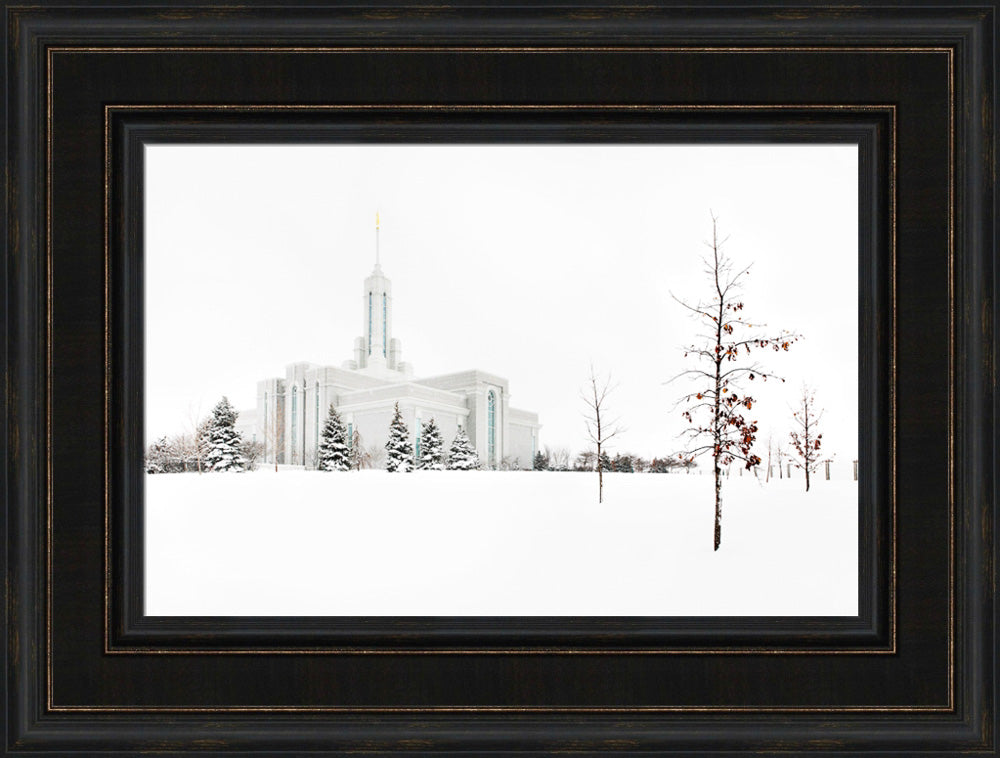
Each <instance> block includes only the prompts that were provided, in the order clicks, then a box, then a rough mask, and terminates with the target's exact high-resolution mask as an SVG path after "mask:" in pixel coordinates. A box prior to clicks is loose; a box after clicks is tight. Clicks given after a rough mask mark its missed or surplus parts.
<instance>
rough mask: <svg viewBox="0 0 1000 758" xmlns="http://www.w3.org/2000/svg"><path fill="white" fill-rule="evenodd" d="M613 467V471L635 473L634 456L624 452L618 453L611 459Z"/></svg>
mask: <svg viewBox="0 0 1000 758" xmlns="http://www.w3.org/2000/svg"><path fill="white" fill-rule="evenodd" d="M611 468H612V470H613V471H622V472H624V473H626V474H631V473H633V468H632V458H631V456H628V455H626V454H624V453H618V455H616V456H615V459H614V460H613V461H611Z"/></svg>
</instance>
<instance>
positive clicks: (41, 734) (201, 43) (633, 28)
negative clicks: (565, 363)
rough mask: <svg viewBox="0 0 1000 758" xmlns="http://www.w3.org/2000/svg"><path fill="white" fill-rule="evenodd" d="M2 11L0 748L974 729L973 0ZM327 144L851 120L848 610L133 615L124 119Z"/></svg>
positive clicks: (991, 317)
mask: <svg viewBox="0 0 1000 758" xmlns="http://www.w3.org/2000/svg"><path fill="white" fill-rule="evenodd" d="M4 9H5V11H6V13H5V20H6V26H5V30H6V35H5V51H6V59H5V60H6V61H7V68H6V77H5V93H6V104H7V110H6V113H7V118H6V121H5V134H6V137H7V139H6V143H5V144H6V146H7V161H6V172H5V173H6V180H7V181H6V187H7V208H6V210H7V212H6V214H5V219H4V220H5V230H6V236H5V242H6V251H7V255H6V258H5V260H6V264H7V265H6V268H5V271H6V294H7V303H8V308H7V309H6V311H5V314H4V319H5V321H4V325H5V333H6V335H7V341H6V347H7V350H6V352H5V369H6V371H5V375H6V376H7V380H8V382H7V392H6V402H5V404H4V411H5V415H6V421H7V424H6V429H7V432H8V433H7V435H5V439H4V445H5V452H6V453H7V456H6V460H7V461H8V465H7V467H6V468H5V471H4V477H5V484H6V490H5V491H6V493H7V496H6V498H5V508H6V541H5V557H6V567H7V581H6V594H7V603H6V606H5V620H6V623H5V626H4V635H5V641H6V643H7V644H6V645H5V651H6V654H5V662H6V673H7V677H6V687H5V704H6V710H5V714H6V719H5V726H4V730H5V735H4V736H5V740H4V743H3V750H4V754H10V755H20V754H30V753H37V752H42V751H48V752H50V753H55V754H60V755H81V756H83V755H95V756H96V755H105V754H111V753H115V754H124V755H131V754H136V755H137V754H140V753H146V752H159V753H164V754H184V753H188V752H192V753H193V752H198V753H202V754H208V755H232V754H239V753H244V752H246V753H249V752H254V753H255V754H259V755H276V756H277V755H298V754H304V753H307V752H308V753H315V754H320V755H327V754H329V755H334V754H342V753H348V752H375V753H386V752H397V751H398V752H408V753H416V754H435V755H436V754H440V753H464V754H476V753H486V752H502V753H524V754H542V753H553V752H567V751H568V752H580V753H617V754H625V755H632V754H635V755H638V754H640V753H650V752H656V753H678V754H679V753H689V752H695V751H698V752H708V753H713V754H723V753H727V754H735V753H743V752H748V753H749V752H754V753H775V754H777V753H804V752H806V751H811V750H817V749H819V750H825V751H827V752H832V753H837V754H851V755H854V754H859V753H867V752H886V751H896V752H906V753H934V754H946V753H956V754H957V753H969V752H971V753H978V754H987V755H995V754H997V742H996V739H997V738H996V734H997V727H998V726H1000V724H998V720H997V710H996V701H997V695H998V694H1000V693H998V691H997V676H996V673H997V671H996V654H997V652H998V647H997V641H996V637H995V626H994V625H995V623H996V606H995V598H996V589H997V584H996V576H995V573H994V566H995V562H996V557H997V546H998V540H997V536H996V533H995V531H994V526H995V518H996V480H995V479H994V473H993V471H994V465H995V462H996V458H995V448H994V443H993V440H994V439H995V433H996V429H995V411H996V407H995V402H996V396H995V394H994V385H995V374H994V370H995V369H994V364H993V361H994V357H993V356H994V346H995V325H996V324H995V318H996V312H995V307H994V302H995V301H994V297H995V290H996V284H997V282H996V269H995V255H996V239H997V237H996V227H995V210H996V206H995V202H996V194H995V190H996V175H995V164H994V160H995V155H996V146H997V145H996V130H995V125H994V108H995V103H996V71H997V59H996V49H995V46H996V39H997V34H996V32H997V6H996V4H995V3H992V2H988V3H982V4H976V5H969V6H961V7H955V8H939V7H936V6H932V5H929V4H923V3H910V4H897V5H893V6H892V7H882V6H878V5H875V4H874V3H872V4H867V3H865V4H862V5H857V4H854V5H847V4H843V5H831V6H824V7H818V6H815V7H805V8H802V7H793V6H785V5H779V4H775V3H769V2H742V3H737V4H735V5H723V4H721V3H705V4H702V5H699V6H697V7H692V6H683V5H680V4H674V3H664V4H662V5H655V6H651V7H634V6H627V5H617V6H616V5H596V4H582V5H578V6H566V5H558V4H553V5H547V6H538V7H534V8H524V7H518V6H513V5H509V6H508V5H501V4H498V5H496V6H494V7H492V8H478V7H463V6H461V5H458V4H454V5H448V4H445V5H443V6H435V7H429V6H420V5H416V4H412V5H407V4H399V5H392V6H389V5H380V4H371V5H368V6H365V7H353V6H334V5H324V4H321V3H313V4H305V5H295V6H293V5H269V4H267V3H264V2H244V3H241V4H238V5H232V6H211V5H201V6H198V5H191V4H185V3H165V4H164V5H163V6H162V7H138V6H131V5H129V4H126V3H121V4H114V3H111V4H101V5H97V4H91V3H88V2H77V3H73V2H70V3H63V4H56V3H54V2H52V3H48V2H43V3H41V4H33V5H30V6H28V5H24V6H19V5H17V4H14V3H5V4H4ZM345 134H346V135H349V136H350V138H351V139H358V140H364V139H379V140H415V139H427V140H432V141H435V140H436V141H456V140H458V141H460V140H467V141H468V140H476V139H493V140H506V141H510V140H533V141H545V140H552V141H572V140H597V141H600V140H627V141H641V140H652V141H662V140H677V139H679V138H683V139H685V140H687V139H690V140H712V139H715V140H734V141H736V140H739V141H753V140H756V141H767V140H776V139H777V140H816V139H818V138H822V139H846V140H851V141H856V142H857V143H858V144H859V146H861V151H860V152H861V171H860V184H859V189H860V192H859V195H860V198H861V203H860V213H861V219H862V224H861V228H862V232H861V237H860V239H859V249H860V251H861V255H860V261H861V263H860V267H859V286H860V287H861V289H860V290H859V295H860V298H859V299H860V302H861V313H860V323H861V333H860V340H859V344H860V345H861V351H860V353H859V358H860V361H859V363H860V367H861V369H860V377H859V378H860V384H861V401H862V402H861V403H860V407H861V414H862V417H861V436H860V437H861V438H860V443H861V444H860V447H859V450H860V458H861V462H862V466H861V470H862V472H863V473H862V479H861V482H860V485H861V486H860V488H859V489H860V492H861V506H862V508H861V513H862V519H861V528H860V532H859V540H860V542H859V544H860V547H861V551H860V553H859V554H860V555H861V559H862V562H861V567H860V568H861V572H860V573H861V584H860V586H859V589H860V592H859V597H860V598H861V607H860V612H859V616H858V617H857V618H856V619H848V620H846V621H845V620H842V619H841V620H835V619H824V618H807V619H711V618H699V619H634V618H614V619H555V618H549V619H545V618H542V619H534V620H529V619H498V618H490V619H473V620H470V619H389V620H385V621H377V622H376V621H373V620H372V619H358V618H353V619H315V618H313V619H302V618H299V619H288V618H276V619H246V618H197V619H158V618H155V617H145V616H143V614H142V612H141V591H140V589H139V588H140V587H141V576H142V550H141V535H142V526H143V525H142V509H141V498H142V488H141V477H138V476H137V474H138V473H139V467H138V463H137V462H138V461H139V460H140V459H141V451H142V442H141V440H142V434H141V432H142V428H141V420H140V419H141V409H142V395H141V386H142V384H141V379H142V287H141V282H142V259H141V255H138V254H136V251H137V250H141V213H140V212H138V210H137V208H138V207H139V205H140V204H141V197H142V182H141V156H142V149H141V148H142V144H143V140H148V139H157V140H185V139H192V138H194V139H196V140H199V141H203V140H233V139H239V140H270V139H276V138H280V139H282V140H315V139H342V138H344V135H345Z"/></svg>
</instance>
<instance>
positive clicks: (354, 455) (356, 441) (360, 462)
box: [347, 429, 368, 471]
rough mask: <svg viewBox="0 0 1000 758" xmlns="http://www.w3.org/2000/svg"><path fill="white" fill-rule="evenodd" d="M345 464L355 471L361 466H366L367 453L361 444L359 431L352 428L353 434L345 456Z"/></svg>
mask: <svg viewBox="0 0 1000 758" xmlns="http://www.w3.org/2000/svg"><path fill="white" fill-rule="evenodd" d="M347 465H348V467H350V468H352V469H354V470H355V471H360V470H361V467H362V466H364V467H365V468H368V465H367V454H366V453H365V449H364V447H363V446H362V444H361V432H359V431H358V430H357V429H355V430H354V435H353V436H352V437H351V450H350V452H349V453H348V456H347Z"/></svg>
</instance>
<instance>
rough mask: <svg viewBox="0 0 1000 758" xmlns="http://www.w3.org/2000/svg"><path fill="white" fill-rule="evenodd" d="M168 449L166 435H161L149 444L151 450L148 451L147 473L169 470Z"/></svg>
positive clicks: (159, 472)
mask: <svg viewBox="0 0 1000 758" xmlns="http://www.w3.org/2000/svg"><path fill="white" fill-rule="evenodd" d="M167 449H168V443H167V438H166V437H160V439H158V440H157V441H156V442H154V443H153V444H152V445H150V446H149V450H147V451H146V473H147V474H162V473H163V472H164V471H166V470H167Z"/></svg>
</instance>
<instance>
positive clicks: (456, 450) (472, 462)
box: [448, 429, 479, 471]
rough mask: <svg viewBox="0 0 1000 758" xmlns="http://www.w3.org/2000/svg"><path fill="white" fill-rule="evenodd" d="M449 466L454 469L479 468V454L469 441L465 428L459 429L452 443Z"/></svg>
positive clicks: (467, 469)
mask: <svg viewBox="0 0 1000 758" xmlns="http://www.w3.org/2000/svg"><path fill="white" fill-rule="evenodd" d="M448 468H449V469H451V470H453V471H470V470H472V469H477V468H479V456H478V455H477V454H476V450H475V448H473V447H472V443H471V442H469V438H468V436H466V434H465V430H464V429H459V430H458V434H456V435H455V439H454V441H453V442H452V443H451V450H450V451H449V455H448Z"/></svg>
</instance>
